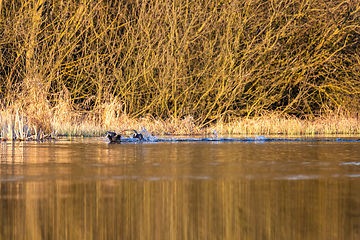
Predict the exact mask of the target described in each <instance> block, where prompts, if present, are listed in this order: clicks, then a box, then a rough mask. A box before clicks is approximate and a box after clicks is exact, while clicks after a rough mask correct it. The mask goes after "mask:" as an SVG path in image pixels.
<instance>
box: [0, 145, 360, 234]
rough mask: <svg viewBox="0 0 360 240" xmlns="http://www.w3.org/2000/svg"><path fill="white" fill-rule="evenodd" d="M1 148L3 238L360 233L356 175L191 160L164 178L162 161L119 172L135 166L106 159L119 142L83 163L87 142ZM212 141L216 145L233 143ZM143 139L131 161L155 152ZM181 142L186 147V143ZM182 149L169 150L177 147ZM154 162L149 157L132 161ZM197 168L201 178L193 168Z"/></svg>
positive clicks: (0, 229) (0, 223)
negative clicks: (225, 168)
mask: <svg viewBox="0 0 360 240" xmlns="http://www.w3.org/2000/svg"><path fill="white" fill-rule="evenodd" d="M174 146H175V147H178V145H174ZM1 147H2V151H3V152H2V155H1V161H2V163H1V165H0V166H1V169H0V173H1V175H0V178H1V181H0V239H359V238H360V198H359V192H360V181H359V180H358V178H357V177H354V178H351V177H339V178H319V179H316V178H315V179H305V180H287V179H283V180H276V179H268V178H263V179H261V178H260V179H247V178H242V177H234V176H232V177H226V176H220V177H219V176H218V177H211V176H210V177H207V178H203V177H199V178H196V174H194V170H193V169H191V168H189V169H187V170H184V172H180V173H181V174H183V173H186V174H185V176H187V177H175V178H167V177H165V178H164V177H163V176H168V175H162V173H160V174H158V175H160V176H159V178H157V176H158V175H157V174H156V172H155V173H154V171H155V170H156V169H158V168H145V169H146V171H140V172H136V171H135V172H134V171H133V170H131V171H128V172H126V171H125V173H126V175H121V174H118V175H114V172H113V171H112V170H111V169H115V170H116V171H120V170H121V169H122V168H125V167H126V166H125V165H124V166H123V165H120V166H117V165H110V166H107V165H106V166H102V165H101V164H106V163H109V162H111V163H115V162H116V161H115V160H114V159H113V158H111V156H113V155H112V149H114V148H119V146H115V147H114V146H110V147H109V146H106V145H105V146H103V145H99V147H98V148H96V147H94V151H93V152H92V153H91V154H94V153H95V152H97V153H98V154H99V156H100V157H99V156H94V159H92V160H91V161H89V162H88V164H83V165H81V164H80V163H76V164H75V163H72V164H70V163H71V162H74V159H73V158H74V156H77V155H79V152H80V153H81V154H80V155H83V154H84V152H82V151H81V150H80V149H82V147H81V146H78V148H76V149H74V148H72V147H71V146H68V145H64V146H62V145H60V146H57V147H56V148H55V149H54V148H53V147H48V146H47V145H36V146H35V145H31V146H30V147H23V146H21V145H13V146H8V147H4V145H2V146H1ZM211 147H212V148H216V149H215V150H214V149H213V150H214V151H220V150H219V149H224V148H226V146H211ZM218 147H219V148H218ZM242 147H243V151H246V149H245V148H246V146H242ZM59 148H61V150H59ZM138 148H141V146H134V145H128V146H127V147H126V149H128V151H127V152H124V154H125V155H126V156H127V163H128V162H129V160H128V159H129V158H131V157H133V158H134V159H133V161H135V160H136V159H137V160H139V159H138V157H139V156H143V157H144V156H148V155H149V154H150V155H151V154H154V153H153V152H151V151H152V150H151V149H152V147H150V148H149V147H147V146H146V148H144V149H140V150H139V149H138ZM41 149H42V150H41ZM198 149H199V148H198ZM198 149H197V151H198ZM188 150H189V149H188ZM213 150H208V152H207V153H206V155H207V156H208V155H209V151H210V153H211V152H212V151H213ZM84 151H85V150H84ZM124 151H125V150H124ZM164 151H170V150H169V149H167V150H164ZM176 151H180V153H178V154H180V155H181V156H184V155H183V154H184V153H182V152H181V149H177V150H176ZM176 151H175V152H172V151H170V152H172V154H173V155H176ZM42 152H43V153H42ZM131 153H132V154H131ZM135 155H136V156H137V157H134V156H135ZM210 155H211V154H210ZM210 155H209V156H208V157H209V158H210ZM220 155H223V153H221V154H220ZM104 156H108V158H107V159H105V158H104ZM197 157H199V156H197ZM223 157H225V158H226V157H228V156H226V155H225V156H223ZM327 157H328V155H327ZM175 158H177V157H175ZM60 159H61V160H60ZM119 159H122V157H120V158H119ZM156 159H157V158H156ZM52 161H54V162H56V163H57V164H54V163H51V162H52ZM76 161H79V160H78V159H76ZM152 161H155V160H154V159H152V158H149V159H144V160H143V161H142V162H141V164H140V165H139V166H137V165H131V167H129V168H130V169H133V168H137V167H144V166H143V164H144V163H147V162H152ZM169 161H170V160H169ZM219 161H220V159H219ZM221 161H225V160H224V159H223V158H222V159H221ZM157 162H160V163H162V162H161V160H159V159H157ZM79 164H80V165H79ZM91 164H92V167H89V166H88V165H91ZM94 164H95V166H94ZM160 165H161V164H160ZM146 166H148V165H146ZM201 166H202V167H203V168H205V169H206V168H207V167H206V165H201ZM165 167H166V166H165ZM178 167H179V166H178V165H176V166H175V168H178ZM213 168H214V166H213V167H212V168H211V169H209V172H211V171H213ZM36 169H38V171H39V172H36ZM104 169H105V170H104ZM106 169H107V170H106ZM168 169H170V170H171V168H168ZM151 171H153V175H151V176H152V177H149V176H150V175H149V172H151ZM203 171H205V170H203ZM49 172H50V174H49ZM58 172H61V174H59V173H58ZM89 172H90V173H89ZM189 172H192V174H193V175H192V176H195V177H189V176H191V175H189ZM134 173H136V174H134ZM140 173H141V174H144V175H141V174H140ZM173 173H174V174H175V173H177V174H178V173H179V172H173ZM42 175H46V176H45V177H43V178H41V176H42ZM51 176H54V177H53V178H52V177H51ZM90 176H93V177H90ZM144 176H145V177H144Z"/></svg>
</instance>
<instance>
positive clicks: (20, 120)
mask: <svg viewBox="0 0 360 240" xmlns="http://www.w3.org/2000/svg"><path fill="white" fill-rule="evenodd" d="M48 116H49V115H48ZM105 117H106V116H99V117H98V118H97V119H95V118H91V116H90V114H89V115H86V116H82V117H81V118H80V117H79V116H77V117H76V115H75V114H72V115H69V114H63V115H60V116H59V115H56V116H55V115H54V116H52V117H51V118H48V119H43V120H41V118H33V117H31V116H30V115H29V114H26V113H23V112H21V111H19V110H16V111H7V110H1V111H0V131H1V132H0V134H1V136H0V139H1V140H10V139H18V140H27V139H32V140H33V139H35V140H39V139H42V138H44V137H46V136H47V137H48V136H49V135H51V136H63V137H77V136H79V137H100V136H105V134H106V132H107V131H113V132H121V131H123V130H125V129H136V130H138V131H139V130H142V129H143V128H145V129H146V130H147V131H148V132H149V133H150V134H152V135H156V136H166V135H174V136H176V135H188V136H195V135H202V136H208V135H213V134H214V133H216V134H219V135H266V136H271V135H282V136H316V135H334V136H335V135H357V134H360V120H359V119H358V118H354V117H347V116H345V115H331V116H321V117H317V118H313V119H300V118H297V117H294V116H281V115H268V116H260V117H252V118H239V119H235V120H233V121H231V122H228V123H226V122H223V121H217V122H215V123H212V124H209V125H208V126H206V127H203V128H200V127H199V126H198V125H197V124H196V121H195V120H194V118H193V117H191V116H187V117H185V118H183V119H175V118H170V119H168V120H159V119H154V118H151V117H147V118H138V119H134V118H130V117H128V116H127V115H125V114H121V115H119V116H113V117H112V118H105Z"/></svg>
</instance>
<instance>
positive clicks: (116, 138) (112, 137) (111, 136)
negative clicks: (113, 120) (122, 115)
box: [106, 129, 144, 142]
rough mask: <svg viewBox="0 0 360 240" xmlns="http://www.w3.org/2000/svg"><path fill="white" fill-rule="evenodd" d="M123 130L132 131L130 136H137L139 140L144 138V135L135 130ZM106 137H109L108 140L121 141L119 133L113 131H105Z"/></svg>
mask: <svg viewBox="0 0 360 240" xmlns="http://www.w3.org/2000/svg"><path fill="white" fill-rule="evenodd" d="M124 131H133V132H134V134H133V135H132V138H137V139H139V140H140V141H143V140H144V136H143V135H142V134H141V133H138V132H137V131H136V130H134V129H132V130H124ZM106 137H107V138H108V139H109V141H110V142H121V134H120V133H115V132H110V131H108V132H107V135H106Z"/></svg>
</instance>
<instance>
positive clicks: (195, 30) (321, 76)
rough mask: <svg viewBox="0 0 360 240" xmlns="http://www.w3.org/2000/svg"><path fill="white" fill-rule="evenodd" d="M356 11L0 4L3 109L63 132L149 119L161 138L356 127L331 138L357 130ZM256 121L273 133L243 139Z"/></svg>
mask: <svg viewBox="0 0 360 240" xmlns="http://www.w3.org/2000/svg"><path fill="white" fill-rule="evenodd" d="M359 10H360V3H359V2H358V1H355V0H346V1H345V0H335V1H322V0H314V1H300V0H299V1H293V0H285V1H263V0H259V1H252V0H247V1H238V0H235V1H222V0H218V1H203V0H194V1H189V0H188V1H185V2H184V1H169V0H160V1H94V0H85V1H80V2H79V1H43V0H31V1H24V0H16V1H6V2H4V1H0V31H1V35H0V97H1V100H2V101H1V105H2V109H3V110H2V111H3V112H4V111H5V109H11V110H6V111H11V112H13V113H14V112H15V111H16V110H18V111H20V112H22V113H23V114H24V115H25V116H26V117H27V120H28V121H29V124H31V125H33V126H35V128H36V131H39V129H42V130H43V131H46V132H51V131H54V130H58V131H59V132H62V133H64V134H84V133H86V134H85V135H87V134H90V133H91V134H100V133H101V134H102V133H103V131H104V129H105V128H106V129H108V128H111V129H114V130H115V128H128V126H127V125H132V126H134V125H139V126H140V125H146V126H147V127H148V128H149V129H151V127H150V126H148V125H150V124H149V123H148V120H150V122H152V126H153V128H154V131H155V128H156V131H158V132H164V133H178V132H181V133H199V132H201V131H204V130H202V129H204V127H209V126H212V127H213V128H216V129H223V131H225V130H224V129H225V128H224V124H225V125H227V126H228V127H226V132H241V133H242V132H247V131H250V132H257V131H261V132H263V131H264V132H269V133H272V132H274V133H277V132H279V130H278V129H277V128H276V127H274V126H275V125H276V124H278V122H277V121H280V122H281V121H283V120H281V119H284V121H285V120H286V121H294V123H296V122H302V120H299V119H307V120H308V121H309V122H312V123H316V121H318V120H314V119H321V118H324V116H332V117H331V118H329V117H326V119H330V120H331V121H332V120H335V121H337V120H338V119H339V116H340V117H341V118H342V116H345V117H346V118H347V119H349V122H353V123H354V125H352V124H350V125H352V126H350V127H348V128H346V129H347V130H340V129H339V127H341V126H339V127H334V126H335V125H339V124H340V123H331V124H330V125H331V126H332V127H331V128H332V129H336V130H331V131H330V132H334V133H339V132H356V133H358V132H359V130H358V128H357V127H356V126H357V125H358V119H357V116H358V113H359V100H360V94H359V93H360V81H359V80H360V78H359V77H360V67H359V66H360V65H359V63H360V55H359V53H360V51H359V50H360V44H359V42H360V27H359V26H360V17H359V16H360V14H359ZM265 113H266V114H265ZM274 113H276V114H275V115H276V116H277V117H276V118H278V117H280V119H279V120H276V118H274V117H271V116H273V115H274ZM339 114H340V115H339ZM259 116H260V117H261V116H267V117H268V119H270V120H269V121H267V120H266V121H267V122H266V124H270V125H271V127H266V130H264V127H260V130H259V128H256V129H258V130H243V129H244V125H242V123H244V122H247V121H248V122H249V121H254V120H253V119H259V118H258V117H259ZM294 117H297V119H295V118H294ZM144 119H146V121H145V120H144ZM260 119H261V118H260ZM261 121H263V120H260V121H259V122H261ZM264 121H265V120H264ZM314 121H315V122H314ZM327 121H328V120H326V121H325V125H327V123H326V122H327ZM130 122H131V123H130ZM263 124H265V123H261V124H260V123H259V124H258V125H261V126H263ZM274 124H275V125H274ZM284 124H287V122H284ZM250 125H251V124H250ZM295 125H296V124H295ZM305 125H306V124H305ZM341 125H342V124H341ZM345 125H346V124H345ZM215 126H216V127H215ZM229 126H230V127H229ZM248 127H249V124H248V125H246V127H245V128H246V129H249V128H248ZM32 128H33V127H32ZM232 128H234V129H232ZM297 128H298V129H300V130H296V132H298V133H318V132H319V133H320V132H324V131H325V132H327V131H328V130H326V129H327V127H322V128H319V129H320V130H313V131H312V130H304V124H303V123H301V124H298V127H297ZM309 128H310V127H309ZM65 129H66V130H65ZM175 129H176V130H175ZM179 129H180V130H179ZM321 129H323V130H321ZM281 132H284V133H289V132H292V130H282V131H281Z"/></svg>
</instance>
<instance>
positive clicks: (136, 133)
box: [132, 129, 144, 141]
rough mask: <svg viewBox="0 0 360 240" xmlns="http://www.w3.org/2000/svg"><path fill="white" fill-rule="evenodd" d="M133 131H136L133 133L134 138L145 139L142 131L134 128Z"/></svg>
mask: <svg viewBox="0 0 360 240" xmlns="http://www.w3.org/2000/svg"><path fill="white" fill-rule="evenodd" d="M133 131H134V134H133V136H132V137H133V138H137V139H139V140H140V141H142V140H144V136H143V135H142V134H141V133H138V132H137V131H136V130H134V129H133Z"/></svg>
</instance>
